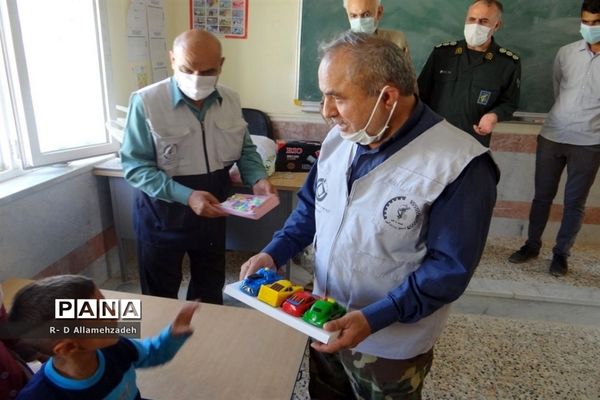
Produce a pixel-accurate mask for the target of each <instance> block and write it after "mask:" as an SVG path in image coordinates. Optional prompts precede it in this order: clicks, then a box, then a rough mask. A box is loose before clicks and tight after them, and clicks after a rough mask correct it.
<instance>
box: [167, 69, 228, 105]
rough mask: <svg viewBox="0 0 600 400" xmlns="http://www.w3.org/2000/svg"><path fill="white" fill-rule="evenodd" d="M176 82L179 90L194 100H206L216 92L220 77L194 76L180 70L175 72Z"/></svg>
mask: <svg viewBox="0 0 600 400" xmlns="http://www.w3.org/2000/svg"><path fill="white" fill-rule="evenodd" d="M174 77H175V82H177V86H178V87H179V90H181V91H182V92H183V94H185V95H186V96H187V97H189V98H190V99H192V100H204V99H205V98H207V97H208V95H210V94H211V93H212V92H214V91H215V86H216V85H217V79H218V78H219V76H218V75H212V76H202V75H194V74H186V73H185V72H181V71H179V70H177V69H176V70H175V74H174Z"/></svg>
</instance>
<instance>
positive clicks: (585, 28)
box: [579, 24, 600, 44]
mask: <svg viewBox="0 0 600 400" xmlns="http://www.w3.org/2000/svg"><path fill="white" fill-rule="evenodd" d="M579 33H581V36H582V37H583V39H584V40H585V41H586V42H588V43H589V44H596V43H598V42H600V26H590V25H586V24H581V29H580V30H579Z"/></svg>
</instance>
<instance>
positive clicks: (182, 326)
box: [171, 303, 200, 336]
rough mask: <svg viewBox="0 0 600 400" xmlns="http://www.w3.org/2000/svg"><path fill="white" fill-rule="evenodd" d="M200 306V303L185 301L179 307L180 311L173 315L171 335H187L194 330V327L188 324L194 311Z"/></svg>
mask: <svg viewBox="0 0 600 400" xmlns="http://www.w3.org/2000/svg"><path fill="white" fill-rule="evenodd" d="M198 307H200V303H187V304H186V305H184V306H183V307H181V311H179V314H177V317H175V321H173V325H171V335H173V336H180V335H189V334H191V333H192V332H194V329H192V327H191V326H190V322H191V321H192V317H193V316H194V312H196V310H197V309H198Z"/></svg>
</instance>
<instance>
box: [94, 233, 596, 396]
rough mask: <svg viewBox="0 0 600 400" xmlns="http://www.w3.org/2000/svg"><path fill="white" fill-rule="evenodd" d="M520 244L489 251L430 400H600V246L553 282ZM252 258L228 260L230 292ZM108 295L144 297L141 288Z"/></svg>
mask: <svg viewBox="0 0 600 400" xmlns="http://www.w3.org/2000/svg"><path fill="white" fill-rule="evenodd" d="M521 244H522V243H521V242H520V241H517V240H514V239H494V240H490V241H489V244H488V246H487V248H486V251H485V254H484V257H483V259H482V262H481V264H480V266H479V267H478V269H477V271H476V273H475V275H474V279H473V281H472V282H471V285H470V286H469V289H468V290H467V292H466V293H465V295H464V296H463V298H461V299H460V300H459V301H458V302H457V304H456V305H455V307H454V310H455V312H454V313H453V314H452V315H451V317H450V320H449V323H448V326H447V328H446V329H445V331H444V333H443V334H442V337H441V338H440V339H439V341H438V343H437V344H436V347H435V360H434V365H433V368H432V370H431V373H430V375H429V377H428V378H427V380H426V384H425V389H424V398H425V399H431V400H433V399H435V400H438V399H561V400H562V399H600V368H599V367H598V366H599V365H600V364H599V363H598V360H599V359H600V246H575V248H574V249H573V255H572V256H571V258H570V259H569V263H570V267H571V268H570V272H569V274H568V275H567V276H566V277H564V278H554V277H552V276H550V275H549V274H548V273H547V268H548V264H549V261H550V258H551V252H550V249H546V248H545V249H543V250H542V253H541V254H540V257H538V259H536V260H534V261H532V262H531V263H528V264H521V265H515V264H510V263H508V262H507V261H506V259H507V257H508V256H509V255H510V254H511V253H512V251H514V250H516V249H518V248H519V247H520V246H521ZM249 255H250V254H249V253H230V254H228V274H227V281H228V282H231V281H235V280H237V273H238V271H239V265H240V264H241V262H243V261H244V260H245V259H246V258H247V257H248V256H249ZM292 272H293V275H292V278H293V279H294V280H296V281H298V282H299V283H305V282H306V281H307V280H308V279H310V272H308V271H307V270H305V269H302V268H300V267H298V266H296V267H295V268H293V269H292ZM104 287H106V288H110V289H117V290H124V291H139V285H138V283H137V282H136V281H131V282H126V283H122V282H119V281H114V280H113V281H109V282H107V283H106V285H104ZM182 294H183V293H182ZM227 302H228V303H229V304H232V305H236V303H237V302H235V300H228V301H227ZM237 304H239V303H237ZM483 314H486V315H483ZM306 385H307V367H306V363H305V364H304V365H303V367H302V369H301V371H300V374H299V376H298V383H297V385H296V391H295V394H294V399H298V400H299V399H308V394H307V391H306Z"/></svg>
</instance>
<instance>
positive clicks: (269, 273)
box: [240, 268, 281, 297]
mask: <svg viewBox="0 0 600 400" xmlns="http://www.w3.org/2000/svg"><path fill="white" fill-rule="evenodd" d="M280 279H281V276H279V275H278V274H277V272H275V271H273V270H272V269H270V268H261V269H259V270H258V271H256V272H255V273H253V274H252V275H248V276H247V277H246V279H244V280H243V281H242V284H241V285H240V290H241V291H242V292H244V293H246V294H247V295H249V296H253V297H256V296H258V291H259V290H260V287H261V285H268V284H269V283H273V282H275V281H278V280H280Z"/></svg>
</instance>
